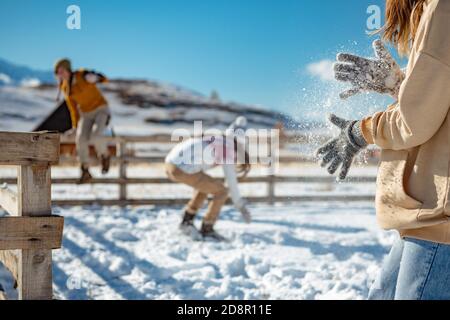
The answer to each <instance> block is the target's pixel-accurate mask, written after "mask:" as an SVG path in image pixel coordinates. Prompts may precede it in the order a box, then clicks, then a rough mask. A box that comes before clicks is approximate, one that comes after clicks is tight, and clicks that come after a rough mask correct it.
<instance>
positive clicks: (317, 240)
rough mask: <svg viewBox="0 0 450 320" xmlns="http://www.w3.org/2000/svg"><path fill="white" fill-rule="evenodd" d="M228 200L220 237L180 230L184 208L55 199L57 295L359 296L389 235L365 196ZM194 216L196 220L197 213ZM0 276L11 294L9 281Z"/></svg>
mask: <svg viewBox="0 0 450 320" xmlns="http://www.w3.org/2000/svg"><path fill="white" fill-rule="evenodd" d="M251 209H252V210H251V211H252V213H253V218H254V221H253V223H252V224H250V225H246V224H244V223H243V222H242V221H241V219H240V217H239V214H238V213H237V212H236V211H235V210H233V209H231V208H227V209H226V210H225V211H224V212H223V214H222V216H221V220H220V222H219V223H218V225H217V230H218V231H220V232H221V233H222V234H223V235H224V236H226V237H227V238H229V239H230V241H229V242H226V243H213V242H205V243H204V242H196V241H193V240H191V239H189V238H187V237H186V236H183V235H181V234H180V233H179V231H178V223H179V221H180V211H181V208H175V209H174V208H161V207H159V208H156V207H151V206H142V207H128V208H119V207H100V206H86V207H71V208H60V207H55V208H54V213H55V214H59V215H63V216H64V217H65V219H66V220H65V230H64V241H63V248H62V249H60V250H57V251H55V252H54V269H53V270H54V282H55V286H54V287H55V292H56V295H57V297H58V298H60V299H364V298H365V297H366V296H367V293H368V287H369V286H370V283H371V282H372V281H373V279H374V277H375V275H376V274H377V271H378V270H379V267H380V263H381V261H382V258H383V256H384V255H385V254H386V253H387V252H388V249H389V245H390V244H391V243H392V241H393V237H394V234H392V233H385V232H383V231H380V229H379V228H378V227H377V225H376V222H375V216H374V208H373V204H372V203H308V204H291V205H280V206H275V207H271V206H252V207H251ZM196 223H197V225H199V224H200V220H197V221H196ZM0 280H3V281H1V282H2V283H3V284H4V285H5V283H6V285H5V287H7V289H8V291H9V292H10V294H12V292H11V286H12V282H11V279H8V278H7V275H6V274H5V272H4V271H0Z"/></svg>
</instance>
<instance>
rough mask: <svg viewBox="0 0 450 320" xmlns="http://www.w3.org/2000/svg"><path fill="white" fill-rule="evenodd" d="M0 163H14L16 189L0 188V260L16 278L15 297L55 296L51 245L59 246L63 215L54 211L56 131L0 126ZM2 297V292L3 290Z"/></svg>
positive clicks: (57, 138) (56, 154) (52, 246)
mask: <svg viewBox="0 0 450 320" xmlns="http://www.w3.org/2000/svg"><path fill="white" fill-rule="evenodd" d="M0 146H1V152H0V165H7V166H17V168H18V169H17V173H18V174H17V192H14V191H13V190H11V189H9V188H8V187H7V185H4V186H2V187H1V188H0V206H1V207H2V208H3V209H5V211H7V212H8V213H9V214H10V216H7V217H0V262H2V263H3V264H4V265H5V266H6V268H7V269H8V270H9V271H10V272H11V273H12V275H13V277H14V278H15V280H16V286H17V289H18V295H19V299H27V300H29V299H32V300H35V299H45V300H49V299H52V298H53V284H52V283H53V281H52V249H57V248H60V247H61V241H62V231H63V225H64V219H63V218H62V217H58V216H52V209H51V204H52V203H51V177H50V171H51V169H50V168H51V165H53V164H57V163H58V160H59V134H55V133H46V132H43V133H12V132H0ZM1 297H2V298H6V295H5V294H4V293H2V294H1Z"/></svg>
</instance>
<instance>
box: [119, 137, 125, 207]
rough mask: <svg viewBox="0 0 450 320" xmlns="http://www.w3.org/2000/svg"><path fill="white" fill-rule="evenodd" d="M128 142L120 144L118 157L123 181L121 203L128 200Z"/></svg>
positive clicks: (120, 186) (120, 191)
mask: <svg viewBox="0 0 450 320" xmlns="http://www.w3.org/2000/svg"><path fill="white" fill-rule="evenodd" d="M126 148H127V145H126V142H125V141H120V142H119V143H118V148H117V151H118V157H119V178H120V180H121V181H122V182H121V183H120V184H119V200H121V201H125V200H127V184H126V181H125V180H126V179H127V163H126V160H125V156H126Z"/></svg>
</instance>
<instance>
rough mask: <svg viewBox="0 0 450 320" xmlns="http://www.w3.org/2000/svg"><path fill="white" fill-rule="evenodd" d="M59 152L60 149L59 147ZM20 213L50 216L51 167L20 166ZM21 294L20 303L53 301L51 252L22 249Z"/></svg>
mask: <svg viewBox="0 0 450 320" xmlns="http://www.w3.org/2000/svg"><path fill="white" fill-rule="evenodd" d="M58 149H59V148H58ZM17 189H18V194H19V212H20V213H21V214H22V216H29V217H37V216H49V215H51V177H50V167H49V166H48V165H46V166H37V167H29V166H21V167H20V168H19V177H18V186H17ZM19 252H20V254H19V261H18V266H19V269H18V279H17V282H18V291H19V299H20V300H51V299H52V298H53V277H52V251H51V250H48V249H38V250H34V249H33V250H28V249H27V250H20V251H19Z"/></svg>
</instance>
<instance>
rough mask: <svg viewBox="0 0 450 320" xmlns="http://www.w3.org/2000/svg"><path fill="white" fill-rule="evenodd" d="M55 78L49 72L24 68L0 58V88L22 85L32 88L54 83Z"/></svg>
mask: <svg viewBox="0 0 450 320" xmlns="http://www.w3.org/2000/svg"><path fill="white" fill-rule="evenodd" d="M54 82H55V78H54V76H53V73H52V72H50V71H39V70H33V69H31V68H28V67H25V66H19V65H15V64H12V63H10V62H8V61H6V60H3V59H1V58H0V86H2V85H22V86H29V85H31V86H34V85H38V84H40V83H54Z"/></svg>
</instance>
